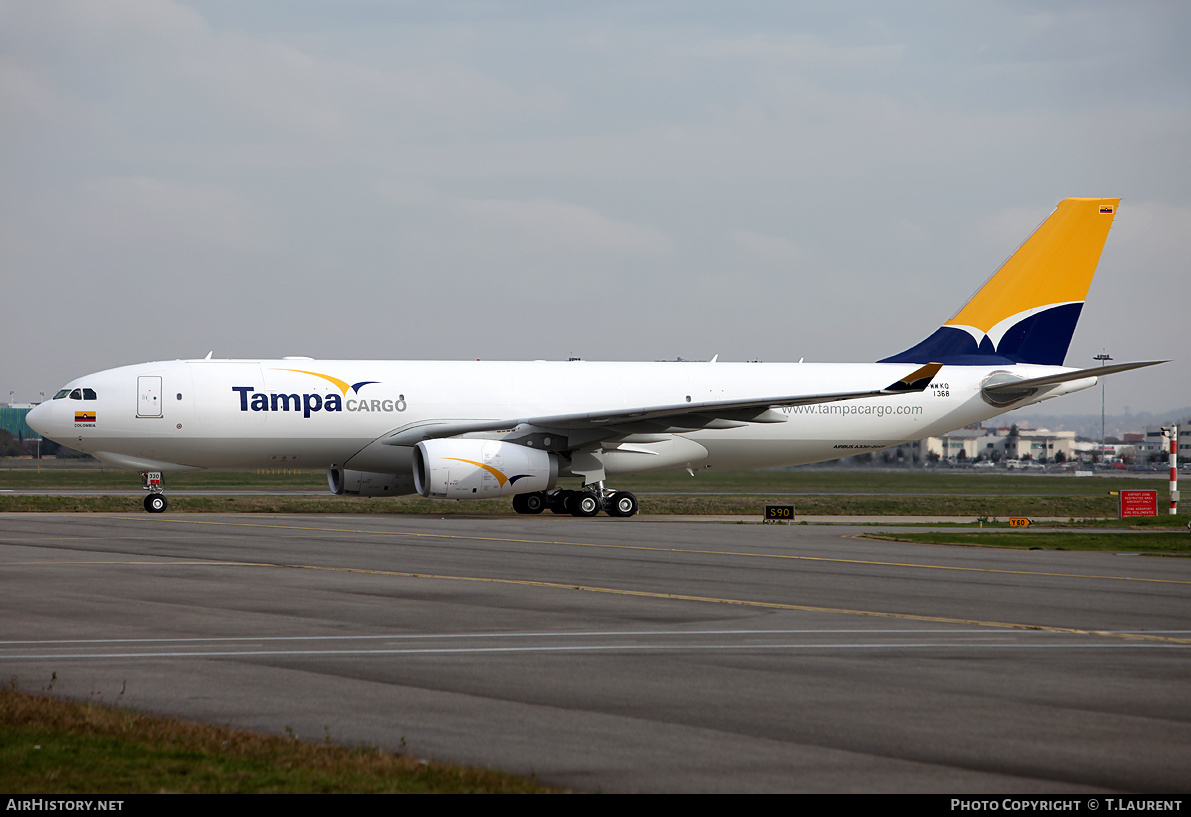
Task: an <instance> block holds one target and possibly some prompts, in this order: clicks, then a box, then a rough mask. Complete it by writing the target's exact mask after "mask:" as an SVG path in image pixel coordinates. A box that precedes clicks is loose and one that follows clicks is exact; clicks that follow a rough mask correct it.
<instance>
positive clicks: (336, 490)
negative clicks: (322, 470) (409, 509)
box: [327, 468, 414, 496]
mask: <svg viewBox="0 0 1191 817" xmlns="http://www.w3.org/2000/svg"><path fill="white" fill-rule="evenodd" d="M327 485H329V486H330V487H331V493H333V494H336V495H340V496H342V495H344V494H346V495H348V496H400V495H401V494H412V493H413V492H414V481H413V478H412V477H410V476H409V475H408V474H373V473H369V472H368V471H350V470H348V469H345V468H328V469H327Z"/></svg>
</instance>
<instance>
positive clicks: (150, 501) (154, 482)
mask: <svg viewBox="0 0 1191 817" xmlns="http://www.w3.org/2000/svg"><path fill="white" fill-rule="evenodd" d="M141 486H142V487H143V488H144V489H145V490H146V491H148V492H149V493H148V495H146V496H145V510H146V511H148V512H149V513H164V512H165V509H166V507H168V506H169V502H168V501H167V500H166V498H165V493H164V490H165V489H164V488H163V487H162V486H161V472H160V471H143V472H141Z"/></svg>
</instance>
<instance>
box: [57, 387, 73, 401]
mask: <svg viewBox="0 0 1191 817" xmlns="http://www.w3.org/2000/svg"><path fill="white" fill-rule="evenodd" d="M68 394H70V389H63V390H62V391H60V392H58V393H57V394H55V395H54V399H55V400H61V399H62V398H63V397H65V396H66V395H68Z"/></svg>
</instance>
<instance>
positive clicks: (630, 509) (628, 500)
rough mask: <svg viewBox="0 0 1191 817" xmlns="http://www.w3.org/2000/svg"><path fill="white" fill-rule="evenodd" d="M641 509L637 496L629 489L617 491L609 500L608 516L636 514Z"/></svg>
mask: <svg viewBox="0 0 1191 817" xmlns="http://www.w3.org/2000/svg"><path fill="white" fill-rule="evenodd" d="M638 510H639V506H638V505H637V497H636V496H634V495H633V494H631V493H629V492H628V491H617V492H616V493H614V494H613V495H612V499H611V500H609V502H608V508H607V511H608V516H621V517H625V516H634V515H636V513H637V511H638Z"/></svg>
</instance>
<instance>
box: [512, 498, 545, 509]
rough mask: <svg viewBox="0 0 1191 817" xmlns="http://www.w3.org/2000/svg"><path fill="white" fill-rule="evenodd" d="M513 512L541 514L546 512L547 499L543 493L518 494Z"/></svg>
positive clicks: (514, 499) (514, 501) (514, 500)
mask: <svg viewBox="0 0 1191 817" xmlns="http://www.w3.org/2000/svg"><path fill="white" fill-rule="evenodd" d="M513 510H515V511H516V512H517V513H541V512H542V511H544V510H546V498H545V497H543V496H542V494H541V493H535V494H517V495H516V496H515V497H513Z"/></svg>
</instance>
